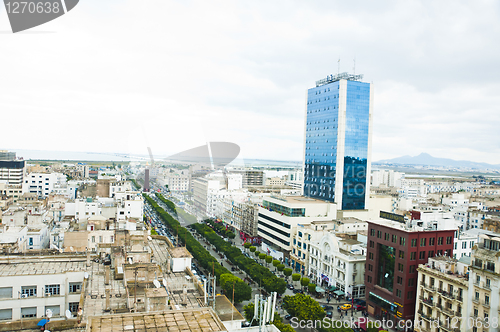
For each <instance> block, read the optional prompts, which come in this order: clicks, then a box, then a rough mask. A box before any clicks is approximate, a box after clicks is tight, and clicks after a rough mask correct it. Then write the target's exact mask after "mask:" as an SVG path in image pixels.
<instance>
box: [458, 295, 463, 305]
mask: <svg viewBox="0 0 500 332" xmlns="http://www.w3.org/2000/svg"><path fill="white" fill-rule="evenodd" d="M457 300H458V301H460V302H462V303H463V302H464V298H463V297H461V296H460V295H459V296H457Z"/></svg>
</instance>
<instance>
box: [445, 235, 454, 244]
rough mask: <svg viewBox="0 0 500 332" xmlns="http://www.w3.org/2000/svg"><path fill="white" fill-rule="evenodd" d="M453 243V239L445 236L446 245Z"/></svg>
mask: <svg viewBox="0 0 500 332" xmlns="http://www.w3.org/2000/svg"><path fill="white" fill-rule="evenodd" d="M452 242H453V237H451V236H447V237H446V244H451V243H452Z"/></svg>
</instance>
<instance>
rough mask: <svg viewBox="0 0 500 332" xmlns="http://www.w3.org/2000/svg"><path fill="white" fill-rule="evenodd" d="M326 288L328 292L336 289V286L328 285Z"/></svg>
mask: <svg viewBox="0 0 500 332" xmlns="http://www.w3.org/2000/svg"><path fill="white" fill-rule="evenodd" d="M326 289H327V290H328V291H329V292H333V291H335V290H337V287H335V286H328V287H327V288H326Z"/></svg>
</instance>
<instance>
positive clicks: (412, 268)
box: [410, 265, 415, 273]
mask: <svg viewBox="0 0 500 332" xmlns="http://www.w3.org/2000/svg"><path fill="white" fill-rule="evenodd" d="M410 273H415V265H410Z"/></svg>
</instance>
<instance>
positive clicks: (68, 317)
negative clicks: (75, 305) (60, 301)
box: [65, 310, 73, 319]
mask: <svg viewBox="0 0 500 332" xmlns="http://www.w3.org/2000/svg"><path fill="white" fill-rule="evenodd" d="M65 315H66V318H67V319H70V318H73V314H72V313H71V311H69V310H66V312H65Z"/></svg>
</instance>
